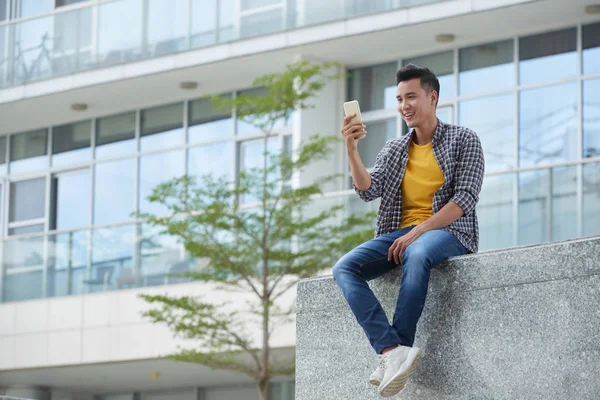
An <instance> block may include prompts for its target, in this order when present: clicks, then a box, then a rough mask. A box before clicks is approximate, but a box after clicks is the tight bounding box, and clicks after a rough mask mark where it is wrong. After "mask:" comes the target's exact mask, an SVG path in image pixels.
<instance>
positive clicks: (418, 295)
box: [333, 64, 484, 397]
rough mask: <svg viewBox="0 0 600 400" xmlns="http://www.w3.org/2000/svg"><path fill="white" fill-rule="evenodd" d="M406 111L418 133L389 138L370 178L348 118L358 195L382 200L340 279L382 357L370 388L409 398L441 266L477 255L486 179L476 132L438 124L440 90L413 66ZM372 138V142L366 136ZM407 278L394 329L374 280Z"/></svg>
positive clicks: (338, 271)
mask: <svg viewBox="0 0 600 400" xmlns="http://www.w3.org/2000/svg"><path fill="white" fill-rule="evenodd" d="M396 81H397V84H398V87H397V91H396V95H397V96H396V97H397V100H398V112H399V113H400V115H401V116H402V118H403V119H404V121H406V124H407V125H408V127H409V128H412V131H411V132H410V133H409V134H408V135H405V136H403V137H401V138H395V139H392V140H390V141H388V142H387V143H386V144H385V146H384V147H383V149H382V150H381V151H380V153H379V154H378V156H377V158H376V161H375V166H374V167H373V169H372V170H371V172H370V173H369V172H367V170H366V169H365V166H364V165H363V163H362V161H361V159H360V156H359V154H358V149H357V144H358V140H359V139H358V137H359V136H361V135H363V134H366V133H367V131H366V126H365V125H364V124H363V123H362V122H358V123H353V124H351V123H350V122H349V121H350V120H351V119H352V117H353V115H349V116H347V117H346V118H345V119H344V127H343V128H342V131H341V134H342V136H344V139H345V141H346V147H347V151H348V158H349V159H350V167H351V170H352V179H353V182H354V188H355V191H356V192H357V193H358V195H359V196H360V198H361V199H363V200H364V201H372V200H375V199H376V198H379V197H381V205H380V206H379V213H378V216H377V227H376V232H375V238H374V239H372V240H370V241H368V242H366V243H364V244H362V245H360V246H358V247H356V248H355V249H353V250H352V251H350V252H349V253H348V254H346V255H344V256H343V257H342V258H341V259H340V260H339V261H338V262H337V263H336V265H335V266H334V268H333V276H334V278H335V280H336V282H337V283H338V285H339V286H340V288H341V290H342V293H343V294H344V297H345V298H346V300H347V302H348V304H349V306H350V308H351V310H352V312H353V313H354V315H355V316H356V319H357V321H358V323H359V324H360V325H361V327H362V328H363V330H364V332H365V333H366V335H367V338H368V339H369V341H370V343H371V345H372V346H373V349H374V350H375V351H376V353H377V354H378V355H379V366H378V367H377V369H376V370H375V372H373V374H372V375H371V377H370V379H369V382H370V383H372V384H374V385H378V386H379V394H380V395H382V396H384V397H389V396H393V395H394V394H396V393H398V392H399V391H401V390H402V389H403V388H404V386H405V385H406V382H407V380H408V377H409V375H410V374H411V373H412V372H414V370H415V369H416V367H417V364H418V361H419V359H420V357H421V354H422V353H421V350H420V349H418V348H417V347H412V346H413V342H414V339H415V331H416V328H417V322H418V320H419V318H420V316H421V312H422V310H423V306H424V304H425V297H426V295H427V288H428V285H429V275H430V271H431V269H432V268H433V267H435V266H436V265H438V264H439V263H441V262H442V261H444V260H445V259H447V258H449V257H452V256H459V255H462V254H465V253H476V252H477V247H478V242H479V237H478V236H479V232H478V227H477V216H476V213H475V206H476V204H477V201H478V196H479V192H480V190H481V184H482V181H483V173H484V160H483V150H482V148H481V142H480V140H479V138H478V137H477V135H476V134H475V132H473V131H471V130H469V129H466V128H462V127H459V126H455V125H450V124H446V123H443V122H441V121H440V120H438V119H437V117H436V107H437V101H438V98H439V92H440V84H439V81H438V79H437V78H436V76H435V75H434V74H433V73H432V72H431V71H430V70H429V69H427V68H420V67H417V66H415V65H412V64H410V65H407V66H405V67H403V68H402V69H400V70H399V71H398V73H397V76H396ZM366 140H369V139H368V135H367V137H366ZM399 265H400V266H401V267H402V280H401V284H400V293H399V296H398V300H397V304H396V311H395V314H394V319H393V323H392V325H390V324H389V321H388V319H387V316H386V315H385V313H384V311H383V309H382V307H381V305H380V303H379V301H378V300H377V298H376V297H375V295H374V294H373V292H372V291H371V289H370V288H369V286H368V284H367V281H369V280H372V279H375V278H377V277H379V276H381V275H383V274H385V273H387V272H389V271H391V270H393V269H394V268H396V267H397V266H399Z"/></svg>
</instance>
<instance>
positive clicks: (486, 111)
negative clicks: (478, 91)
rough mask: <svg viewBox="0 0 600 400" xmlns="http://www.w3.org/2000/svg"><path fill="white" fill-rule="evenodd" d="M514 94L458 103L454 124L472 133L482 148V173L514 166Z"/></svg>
mask: <svg viewBox="0 0 600 400" xmlns="http://www.w3.org/2000/svg"><path fill="white" fill-rule="evenodd" d="M514 98H515V96H514V94H512V93H510V94H503V95H499V96H490V97H482V98H478V99H473V100H466V101H461V102H460V104H459V107H458V124H459V125H461V126H466V127H468V128H469V129H472V130H474V131H475V132H476V133H477V135H478V136H479V139H481V145H482V146H483V153H484V156H485V170H486V172H491V171H498V170H504V169H510V168H514V167H515V161H516V158H515V123H514V117H515V115H514V109H515V105H514V104H515V101H514Z"/></svg>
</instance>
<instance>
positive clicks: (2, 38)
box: [0, 0, 11, 88]
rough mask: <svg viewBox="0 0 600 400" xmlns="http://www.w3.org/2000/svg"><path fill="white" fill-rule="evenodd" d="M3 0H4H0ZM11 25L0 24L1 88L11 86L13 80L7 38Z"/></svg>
mask: <svg viewBox="0 0 600 400" xmlns="http://www.w3.org/2000/svg"><path fill="white" fill-rule="evenodd" d="M0 1H2V0H0ZM9 30H10V25H4V26H0V88H4V87H6V86H9V85H10V83H11V81H10V79H9V76H8V72H9V70H10V68H11V66H10V65H9V64H8V49H9V46H7V43H6V38H7V37H8V36H9Z"/></svg>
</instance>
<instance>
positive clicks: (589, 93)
mask: <svg viewBox="0 0 600 400" xmlns="http://www.w3.org/2000/svg"><path fill="white" fill-rule="evenodd" d="M583 157H600V79H594V80H587V81H584V82H583Z"/></svg>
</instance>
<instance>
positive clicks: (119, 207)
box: [94, 159, 136, 225]
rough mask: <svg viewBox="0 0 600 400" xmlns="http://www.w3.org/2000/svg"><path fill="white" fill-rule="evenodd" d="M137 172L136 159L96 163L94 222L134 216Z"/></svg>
mask: <svg viewBox="0 0 600 400" xmlns="http://www.w3.org/2000/svg"><path fill="white" fill-rule="evenodd" d="M135 174H136V160H135V159H128V160H119V161H113V162H108V163H99V164H96V180H95V183H94V224H96V225H101V224H110V223H114V222H122V221H127V220H129V219H131V218H132V217H131V213H132V212H133V211H134V199H135V197H134V196H135Z"/></svg>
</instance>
